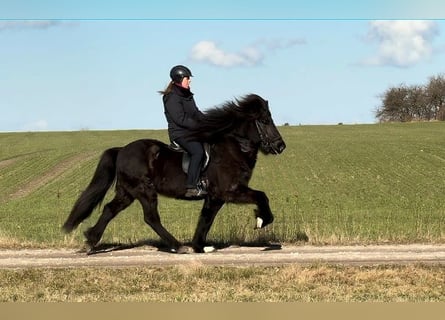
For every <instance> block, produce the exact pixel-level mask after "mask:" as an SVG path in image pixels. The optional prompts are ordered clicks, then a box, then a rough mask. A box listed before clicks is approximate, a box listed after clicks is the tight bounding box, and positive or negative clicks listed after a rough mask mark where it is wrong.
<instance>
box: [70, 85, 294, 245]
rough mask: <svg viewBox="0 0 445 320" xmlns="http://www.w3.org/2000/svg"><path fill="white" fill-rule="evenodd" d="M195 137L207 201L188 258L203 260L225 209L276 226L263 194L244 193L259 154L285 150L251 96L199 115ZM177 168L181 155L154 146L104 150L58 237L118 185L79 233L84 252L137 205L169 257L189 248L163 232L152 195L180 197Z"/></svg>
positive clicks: (147, 142)
mask: <svg viewBox="0 0 445 320" xmlns="http://www.w3.org/2000/svg"><path fill="white" fill-rule="evenodd" d="M193 136H194V138H195V139H199V140H201V141H205V142H208V143H209V144H210V146H211V147H210V155H211V156H210V157H211V158H210V162H209V164H208V166H207V168H206V169H205V171H204V172H203V176H204V177H205V180H206V181H207V191H208V194H207V195H206V196H205V199H204V206H203V208H202V210H201V215H200V217H199V221H198V225H197V227H196V231H195V234H194V237H193V240H192V247H193V250H194V251H195V252H207V248H208V247H205V241H206V237H207V234H208V232H209V230H210V228H211V226H212V223H213V221H214V219H215V216H216V214H217V213H218V211H219V210H220V208H221V207H222V206H223V204H224V203H226V202H231V203H251V204H256V205H257V210H255V215H256V217H257V224H256V228H264V227H265V226H267V225H268V224H270V223H272V221H273V219H274V218H273V215H272V212H271V210H270V207H269V199H268V198H267V196H266V194H265V193H264V192H262V191H258V190H253V189H250V188H249V187H248V184H249V180H250V178H251V176H252V171H253V169H254V167H255V163H256V160H257V155H258V151H259V150H261V151H262V152H263V153H264V154H279V153H281V152H283V150H284V149H285V147H286V145H285V143H284V141H283V139H282V137H281V135H280V133H279V132H278V130H277V128H276V126H275V124H274V122H273V120H272V117H271V113H270V111H269V107H268V102H267V101H266V100H264V99H263V98H261V97H260V96H258V95H255V94H250V95H247V96H244V97H242V98H240V99H235V101H229V102H226V103H225V104H223V105H222V106H220V107H216V108H213V109H210V110H208V111H206V112H205V113H204V119H203V120H202V122H201V123H200V126H199V129H197V130H196V131H194V132H193ZM181 162H182V153H181V152H177V151H174V150H172V148H171V146H169V145H167V144H165V143H163V142H160V141H157V140H152V139H142V140H137V141H134V142H131V143H129V144H128V145H126V146H124V147H115V148H110V149H108V150H106V151H105V152H104V153H103V155H102V157H101V158H100V161H99V164H98V166H97V168H96V171H95V173H94V176H93V178H92V180H91V182H90V184H89V185H88V187H87V188H86V190H84V191H83V193H82V194H81V195H80V197H79V199H78V200H77V201H76V203H75V204H74V207H73V209H72V211H71V213H70V215H69V216H68V218H67V220H66V222H65V223H64V225H63V229H64V230H65V231H66V232H71V231H72V230H73V229H74V228H76V227H77V226H78V225H79V224H80V223H81V222H82V221H83V220H84V219H86V218H87V217H89V216H90V214H91V212H92V211H93V210H94V208H95V207H96V206H97V205H99V204H100V203H101V201H102V200H103V199H104V197H105V194H106V193H107V191H108V189H109V188H110V187H111V185H112V184H113V182H114V181H116V187H115V188H116V194H115V197H114V199H113V200H112V201H111V202H109V203H108V204H106V205H105V206H104V209H103V212H102V215H101V216H100V218H99V219H98V221H97V223H96V224H95V225H94V226H93V227H91V228H89V229H88V230H87V231H85V233H84V234H85V237H86V243H87V244H88V245H89V246H90V248H91V249H93V250H94V248H95V247H96V246H97V244H98V243H99V241H100V239H101V237H102V235H103V233H104V231H105V228H106V226H107V224H108V223H109V222H110V221H111V220H112V219H113V218H114V217H115V216H116V215H117V214H118V213H119V212H121V211H122V210H124V209H125V208H127V207H128V206H129V205H130V204H131V203H132V202H133V201H134V200H135V199H137V200H139V202H140V203H141V205H142V208H143V212H144V221H145V222H146V223H147V224H148V225H150V226H151V227H152V228H153V230H154V231H155V232H156V233H157V234H158V235H159V237H160V238H161V239H162V240H163V241H164V242H166V244H167V245H168V248H169V250H170V251H171V252H187V247H185V246H183V245H182V244H181V243H180V242H179V241H178V240H177V239H176V238H175V237H173V236H172V235H171V234H170V233H169V232H168V231H167V230H166V229H165V228H164V227H163V225H162V224H161V220H160V217H159V213H158V208H157V206H158V194H162V195H164V196H167V197H173V198H178V199H181V198H183V197H184V194H185V192H186V187H185V186H186V183H185V181H186V174H185V173H184V172H183V169H182V166H181ZM210 248H211V249H213V248H212V247H210Z"/></svg>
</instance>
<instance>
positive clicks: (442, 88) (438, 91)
mask: <svg viewBox="0 0 445 320" xmlns="http://www.w3.org/2000/svg"><path fill="white" fill-rule="evenodd" d="M425 94H426V99H427V103H428V106H429V108H430V109H431V112H432V113H433V115H434V119H436V120H441V121H443V120H445V75H443V74H442V75H438V76H435V77H431V78H430V79H429V83H428V85H427V86H426V88H425Z"/></svg>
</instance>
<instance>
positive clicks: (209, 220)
mask: <svg viewBox="0 0 445 320" xmlns="http://www.w3.org/2000/svg"><path fill="white" fill-rule="evenodd" d="M223 204H224V201H222V200H215V199H210V198H206V200H205V202H204V206H203V207H202V210H201V215H200V216H199V220H198V225H197V226H196V231H195V235H194V236H193V240H192V247H193V250H194V251H195V252H198V253H202V252H206V250H205V249H206V247H205V242H206V238H207V234H208V233H209V231H210V228H211V226H212V224H213V221H214V220H215V217H216V214H217V213H218V211H219V209H221V207H222V206H223ZM213 250H214V248H210V250H209V251H213ZM207 252H208V251H207Z"/></svg>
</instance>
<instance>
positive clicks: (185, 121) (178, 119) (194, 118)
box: [162, 85, 203, 141]
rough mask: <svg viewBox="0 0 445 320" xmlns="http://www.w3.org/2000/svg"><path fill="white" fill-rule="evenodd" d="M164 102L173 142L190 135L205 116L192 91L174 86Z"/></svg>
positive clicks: (164, 97) (165, 96) (169, 132)
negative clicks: (191, 130)
mask: <svg viewBox="0 0 445 320" xmlns="http://www.w3.org/2000/svg"><path fill="white" fill-rule="evenodd" d="M162 100H163V102H164V113H165V118H166V119H167V123H168V134H169V138H170V140H171V141H173V140H175V139H177V138H180V137H183V136H184V135H186V134H188V133H190V129H192V128H195V127H196V126H197V125H198V121H199V119H200V118H201V117H202V116H203V114H202V112H201V111H199V109H198V107H197V106H196V103H195V99H193V93H192V92H191V91H190V89H185V88H182V87H179V86H177V85H173V86H172V90H171V92H169V93H168V94H166V95H164V96H163V98H162Z"/></svg>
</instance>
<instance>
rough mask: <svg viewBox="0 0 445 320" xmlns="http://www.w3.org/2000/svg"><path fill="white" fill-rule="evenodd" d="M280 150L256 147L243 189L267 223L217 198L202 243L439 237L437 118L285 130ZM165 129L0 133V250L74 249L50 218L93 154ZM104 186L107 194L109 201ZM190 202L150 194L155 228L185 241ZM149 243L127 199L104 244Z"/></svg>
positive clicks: (444, 148) (66, 205)
mask: <svg viewBox="0 0 445 320" xmlns="http://www.w3.org/2000/svg"><path fill="white" fill-rule="evenodd" d="M279 129H280V132H281V133H282V135H283V138H284V139H285V141H286V144H287V149H286V150H285V151H284V153H283V154H282V155H279V156H263V155H260V156H259V159H258V163H257V167H256V168H255V171H254V175H253V178H252V181H251V187H253V188H255V189H260V190H263V191H265V192H266V193H267V194H268V196H269V199H270V204H271V208H272V211H273V212H274V214H275V222H274V223H273V224H272V225H271V226H269V227H267V228H266V229H265V230H260V231H258V230H256V231H255V230H253V227H254V224H255V221H254V216H253V209H254V207H253V206H250V205H244V206H242V205H233V204H229V205H226V206H225V207H224V208H223V209H222V210H221V211H220V213H219V215H218V216H217V218H216V220H215V223H214V225H213V228H212V230H211V232H210V234H209V237H208V239H209V240H210V241H212V242H219V243H246V242H247V243H249V242H258V241H263V240H266V241H280V242H284V243H293V242H298V241H308V242H309V243H311V244H354V243H362V244H365V243H388V242H390V243H412V242H430V243H443V242H445V197H444V190H445V188H444V181H445V168H444V164H445V142H444V141H445V140H444V132H445V123H439V122H435V123H408V124H382V125H380V124H374V125H338V126H298V127H292V126H285V127H280V128H279ZM139 138H155V139H160V140H163V141H165V142H166V141H167V133H166V131H165V130H156V131H151V130H146V131H79V132H50V133H44V132H41V133H0V146H1V148H0V246H2V247H22V246H27V247H61V246H63V247H78V246H81V245H82V243H83V236H82V231H83V230H85V229H86V228H87V227H89V226H90V225H92V224H93V223H95V221H96V219H97V217H98V214H99V211H97V210H96V211H95V212H94V214H93V215H92V216H91V217H90V218H89V219H88V220H86V221H85V222H84V223H83V224H82V225H81V226H80V227H79V229H78V230H76V231H75V232H74V233H73V234H70V235H65V234H63V233H62V232H61V229H60V227H61V225H62V223H63V222H64V220H65V219H66V217H67V215H68V213H69V211H70V210H71V207H72V205H73V204H74V202H75V200H76V198H77V197H78V195H79V194H80V192H81V191H82V190H83V189H84V188H85V187H86V186H87V184H88V183H89V181H90V179H91V177H92V174H93V172H94V169H95V167H96V164H97V161H98V158H99V156H100V154H101V153H102V151H103V150H105V149H106V148H109V147H112V146H120V145H124V144H126V143H128V142H130V141H132V140H135V139H139ZM111 196H112V192H111V193H110V194H109V195H108V196H107V199H110V197H111ZM201 205H202V202H186V201H179V200H173V199H167V198H161V199H160V205H159V210H160V214H161V218H162V220H163V223H164V225H165V226H166V228H167V229H169V230H170V231H171V232H172V233H173V234H174V235H175V236H176V237H177V238H178V239H179V240H181V241H185V242H188V241H190V240H191V238H192V235H193V232H194V228H195V225H196V223H197V218H198V214H199V211H200V208H201ZM146 239H153V240H158V237H157V236H156V235H155V234H154V232H153V231H152V230H151V229H150V228H149V227H148V226H146V225H145V223H144V221H143V217H142V212H141V208H140V206H139V204H138V203H134V204H133V205H132V206H131V207H130V208H128V209H127V210H126V211H124V212H122V213H121V214H120V215H119V216H118V217H117V218H116V219H115V220H113V221H112V222H111V223H110V225H109V226H108V229H107V231H106V232H105V234H104V238H103V241H104V242H123V243H128V242H136V241H140V240H146Z"/></svg>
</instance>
